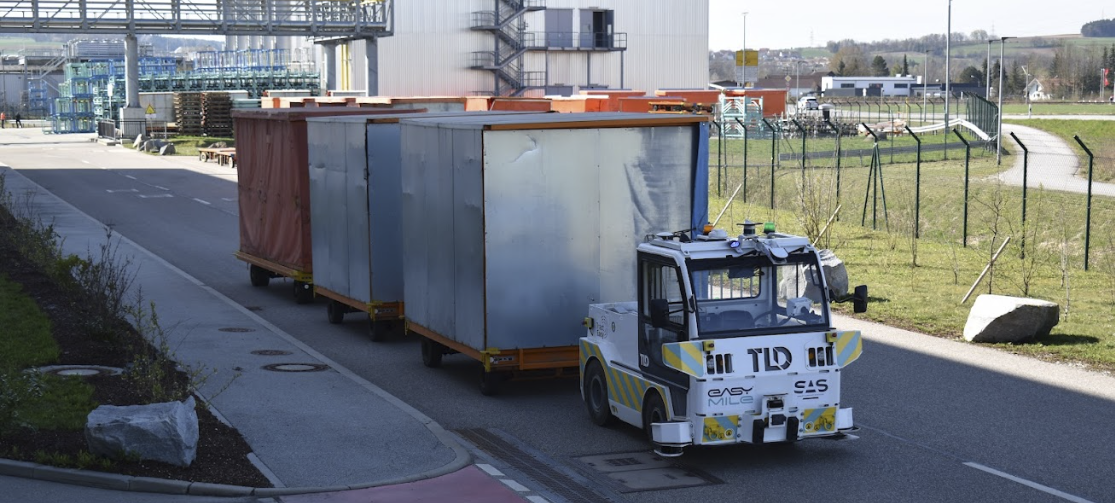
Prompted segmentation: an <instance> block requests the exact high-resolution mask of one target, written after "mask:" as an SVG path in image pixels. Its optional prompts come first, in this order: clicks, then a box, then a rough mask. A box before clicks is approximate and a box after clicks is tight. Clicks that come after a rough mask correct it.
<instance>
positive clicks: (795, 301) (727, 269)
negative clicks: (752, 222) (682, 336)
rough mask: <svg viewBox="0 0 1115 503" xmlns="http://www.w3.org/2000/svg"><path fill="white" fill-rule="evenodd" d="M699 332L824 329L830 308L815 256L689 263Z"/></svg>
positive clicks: (704, 335)
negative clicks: (779, 260)
mask: <svg viewBox="0 0 1115 503" xmlns="http://www.w3.org/2000/svg"><path fill="white" fill-rule="evenodd" d="M688 265H689V275H690V281H691V284H692V285H693V293H694V296H695V298H696V303H697V328H698V333H699V334H700V337H702V338H716V337H737V336H745V335H764V334H772V333H785V332H799V331H802V330H827V329H828V328H829V319H828V316H829V311H828V305H827V304H826V299H825V292H824V287H823V285H824V283H823V280H822V277H821V272H820V268H819V267H818V265H817V262H816V258H815V255H813V254H800V255H792V256H790V257H789V258H788V259H787V260H786V263H785V264H780V265H774V264H772V263H771V262H770V261H769V259H767V258H766V257H745V258H733V259H723V260H705V261H690V262H689V264H688Z"/></svg>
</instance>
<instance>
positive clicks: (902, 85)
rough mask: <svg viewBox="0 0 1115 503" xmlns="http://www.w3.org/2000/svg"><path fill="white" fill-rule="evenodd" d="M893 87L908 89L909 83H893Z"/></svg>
mask: <svg viewBox="0 0 1115 503" xmlns="http://www.w3.org/2000/svg"><path fill="white" fill-rule="evenodd" d="M894 88H895V89H909V88H910V84H895V85H894Z"/></svg>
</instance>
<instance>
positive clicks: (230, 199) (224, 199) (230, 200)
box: [221, 197, 236, 203]
mask: <svg viewBox="0 0 1115 503" xmlns="http://www.w3.org/2000/svg"><path fill="white" fill-rule="evenodd" d="M221 200H222V201H225V202H229V203H231V202H233V201H235V200H236V198H235V197H222V198H221Z"/></svg>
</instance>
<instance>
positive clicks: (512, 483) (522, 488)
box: [499, 479, 530, 493]
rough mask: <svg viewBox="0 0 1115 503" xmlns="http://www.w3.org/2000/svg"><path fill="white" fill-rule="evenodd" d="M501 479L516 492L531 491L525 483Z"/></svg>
mask: <svg viewBox="0 0 1115 503" xmlns="http://www.w3.org/2000/svg"><path fill="white" fill-rule="evenodd" d="M499 481H500V482H503V483H504V484H507V487H510V488H511V489H512V490H514V491H515V492H520V493H525V492H530V489H529V488H528V487H527V486H524V485H522V484H520V483H518V482H515V481H514V480H511V479H499Z"/></svg>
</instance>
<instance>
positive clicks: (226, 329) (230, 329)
mask: <svg viewBox="0 0 1115 503" xmlns="http://www.w3.org/2000/svg"><path fill="white" fill-rule="evenodd" d="M217 331H218V332H232V333H237V334H242V333H245V332H255V331H256V329H254V328H244V327H224V328H218V329H217Z"/></svg>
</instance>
